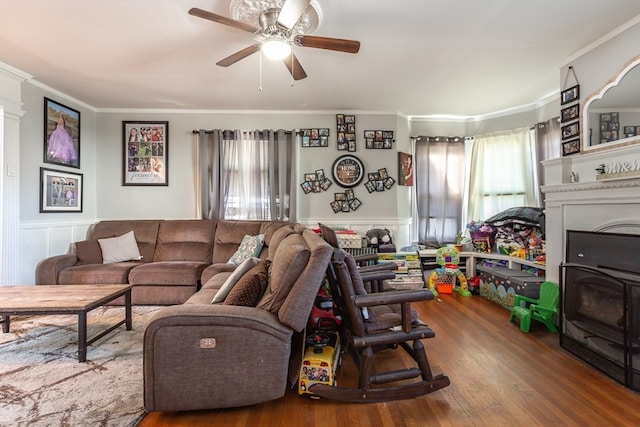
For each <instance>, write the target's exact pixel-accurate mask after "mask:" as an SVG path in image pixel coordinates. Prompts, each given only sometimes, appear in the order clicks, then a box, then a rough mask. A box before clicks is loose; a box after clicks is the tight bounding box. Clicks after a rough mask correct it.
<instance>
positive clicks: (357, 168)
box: [331, 154, 364, 188]
mask: <svg viewBox="0 0 640 427" xmlns="http://www.w3.org/2000/svg"><path fill="white" fill-rule="evenodd" d="M331 170H332V172H333V180H334V181H335V183H336V184H338V185H339V186H340V187H343V188H352V187H355V186H357V185H358V184H360V182H361V181H362V178H364V165H363V164H362V161H361V160H360V159H359V158H357V157H356V156H353V155H351V154H347V155H344V156H341V157H338V158H337V159H336V161H335V162H334V163H333V167H332V168H331Z"/></svg>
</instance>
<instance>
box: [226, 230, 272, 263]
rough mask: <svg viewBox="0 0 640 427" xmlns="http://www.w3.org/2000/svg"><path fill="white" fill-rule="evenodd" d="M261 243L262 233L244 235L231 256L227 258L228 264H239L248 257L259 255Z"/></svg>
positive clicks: (262, 239)
mask: <svg viewBox="0 0 640 427" xmlns="http://www.w3.org/2000/svg"><path fill="white" fill-rule="evenodd" d="M263 245H264V234H258V235H256V236H249V235H245V236H244V237H243V238H242V241H241V242H240V246H239V247H238V249H237V250H236V251H235V253H234V254H233V255H231V258H229V264H235V265H240V264H241V263H242V262H243V261H244V260H246V259H248V258H251V257H257V256H259V255H260V252H261V251H262V246H263Z"/></svg>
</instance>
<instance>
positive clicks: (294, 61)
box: [282, 52, 307, 80]
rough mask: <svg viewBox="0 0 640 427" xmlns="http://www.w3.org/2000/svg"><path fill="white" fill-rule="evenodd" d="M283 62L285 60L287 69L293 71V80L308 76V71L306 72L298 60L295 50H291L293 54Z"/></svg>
mask: <svg viewBox="0 0 640 427" xmlns="http://www.w3.org/2000/svg"><path fill="white" fill-rule="evenodd" d="M282 62H284V65H286V67H287V69H288V70H289V72H290V73H291V76H292V77H293V80H302V79H304V78H306V77H307V73H305V71H304V68H302V65H301V64H300V61H298V58H297V57H296V55H295V54H294V53H293V52H291V55H289V56H287V57H286V58H284V59H283V60H282Z"/></svg>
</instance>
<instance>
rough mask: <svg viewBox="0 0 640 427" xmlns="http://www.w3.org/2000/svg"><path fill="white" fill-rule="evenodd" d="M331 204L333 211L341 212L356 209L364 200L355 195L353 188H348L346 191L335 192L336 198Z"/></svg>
mask: <svg viewBox="0 0 640 427" xmlns="http://www.w3.org/2000/svg"><path fill="white" fill-rule="evenodd" d="M329 205H330V206H331V209H333V213H340V212H351V211H356V210H358V208H359V207H360V205H362V202H361V201H360V199H358V198H357V197H356V196H355V193H354V191H353V190H352V189H347V190H345V191H344V193H334V200H333V201H332V202H331V203H329Z"/></svg>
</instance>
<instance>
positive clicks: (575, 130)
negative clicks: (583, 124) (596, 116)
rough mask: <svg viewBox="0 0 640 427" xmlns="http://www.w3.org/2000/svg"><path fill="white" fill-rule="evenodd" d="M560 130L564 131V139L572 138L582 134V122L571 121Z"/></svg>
mask: <svg viewBox="0 0 640 427" xmlns="http://www.w3.org/2000/svg"><path fill="white" fill-rule="evenodd" d="M560 132H561V133H562V140H563V141H564V140H565V139H572V138H573V137H576V136H578V135H580V122H575V123H571V124H570V125H566V126H562V127H561V128H560Z"/></svg>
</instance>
